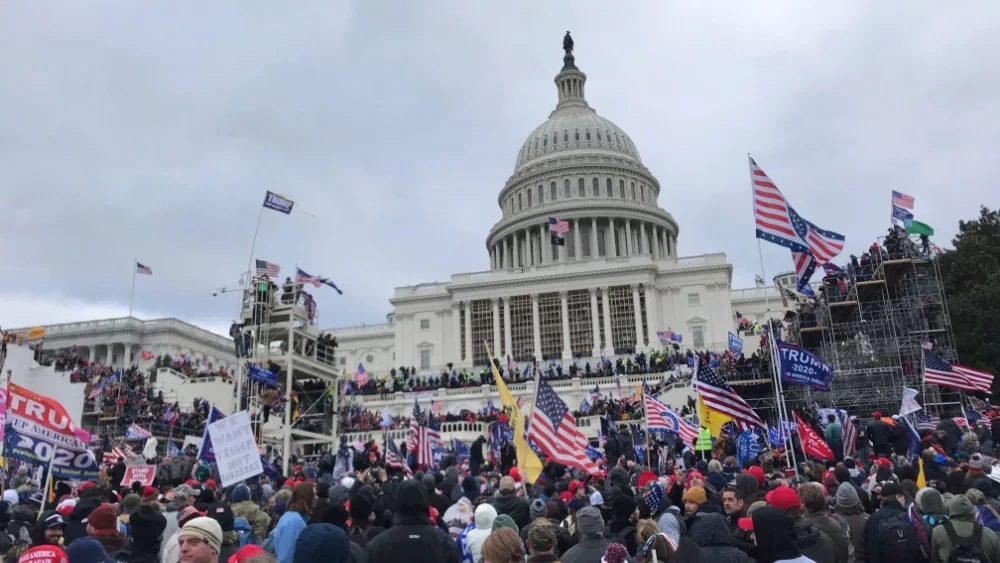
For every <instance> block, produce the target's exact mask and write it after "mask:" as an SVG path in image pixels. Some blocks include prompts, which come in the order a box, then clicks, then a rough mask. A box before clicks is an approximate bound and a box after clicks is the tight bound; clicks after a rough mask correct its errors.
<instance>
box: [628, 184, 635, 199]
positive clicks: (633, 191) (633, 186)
mask: <svg viewBox="0 0 1000 563" xmlns="http://www.w3.org/2000/svg"><path fill="white" fill-rule="evenodd" d="M629 183H630V184H632V201H635V182H629Z"/></svg>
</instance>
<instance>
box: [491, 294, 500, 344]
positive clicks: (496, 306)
mask: <svg viewBox="0 0 1000 563" xmlns="http://www.w3.org/2000/svg"><path fill="white" fill-rule="evenodd" d="M490 301H491V302H492V304H493V342H490V348H492V349H493V353H494V354H499V353H500V299H499V298H497V297H494V298H493V299H490Z"/></svg>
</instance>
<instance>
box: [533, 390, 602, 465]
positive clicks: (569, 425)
mask: <svg viewBox="0 0 1000 563" xmlns="http://www.w3.org/2000/svg"><path fill="white" fill-rule="evenodd" d="M528 438H529V439H530V440H534V441H535V443H536V444H538V447H539V448H540V449H541V450H542V451H543V452H544V453H545V455H547V456H548V457H549V458H550V459H551V460H553V461H555V462H556V463H561V464H563V465H566V466H569V467H575V468H577V469H582V470H583V471H586V472H588V473H590V474H591V475H593V476H597V475H598V474H599V473H600V471H599V469H598V468H597V465H595V464H594V462H593V461H591V460H590V459H589V458H588V457H587V439H586V438H585V437H584V435H583V433H582V432H580V430H578V429H577V427H576V419H575V418H574V417H573V415H572V414H571V413H570V412H569V407H567V406H566V403H564V402H563V400H562V399H560V398H559V395H558V394H556V392H555V390H554V389H552V386H551V385H549V383H548V382H547V381H546V380H544V379H539V380H538V390H537V392H536V397H535V410H534V412H533V413H532V416H531V425H530V426H529V427H528Z"/></svg>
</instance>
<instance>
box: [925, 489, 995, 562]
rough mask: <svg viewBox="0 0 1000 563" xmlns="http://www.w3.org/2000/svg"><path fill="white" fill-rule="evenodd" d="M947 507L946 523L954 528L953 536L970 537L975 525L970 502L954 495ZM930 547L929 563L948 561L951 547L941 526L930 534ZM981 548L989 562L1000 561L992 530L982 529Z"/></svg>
mask: <svg viewBox="0 0 1000 563" xmlns="http://www.w3.org/2000/svg"><path fill="white" fill-rule="evenodd" d="M947 506H948V521H949V522H951V525H952V526H953V527H954V528H955V535H957V536H958V537H960V538H968V537H971V536H972V531H973V527H974V525H975V523H976V522H975V518H976V510H975V508H974V507H973V506H972V502H970V501H969V499H968V497H966V496H965V495H955V496H954V497H952V498H951V500H949V501H948V503H947ZM931 546H933V547H932V550H933V553H932V555H931V563H943V562H944V561H947V560H948V556H949V555H950V554H951V549H952V547H953V546H952V544H951V539H949V538H948V532H947V531H946V530H945V529H944V526H943V525H938V526H935V527H934V531H933V532H932V533H931ZM981 547H982V549H983V552H984V553H986V556H987V557H989V559H990V561H1000V539H998V538H997V535H996V533H995V532H993V530H990V529H989V528H985V527H984V528H983V541H982V544H981Z"/></svg>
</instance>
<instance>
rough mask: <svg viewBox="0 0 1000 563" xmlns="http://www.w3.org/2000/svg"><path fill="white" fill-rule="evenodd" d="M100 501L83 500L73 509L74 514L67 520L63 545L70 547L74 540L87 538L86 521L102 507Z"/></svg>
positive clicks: (93, 499)
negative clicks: (95, 510) (96, 509)
mask: <svg viewBox="0 0 1000 563" xmlns="http://www.w3.org/2000/svg"><path fill="white" fill-rule="evenodd" d="M100 504H101V503H100V501H99V499H95V498H82V499H80V500H79V502H77V503H76V506H74V507H73V512H71V513H70V515H69V518H67V519H66V526H65V527H64V528H63V545H69V544H70V543H71V542H72V541H73V540H75V539H79V538H85V537H87V523H86V520H87V518H88V517H89V516H90V513H91V512H93V511H94V509H95V508H97V507H98V506H100Z"/></svg>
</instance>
